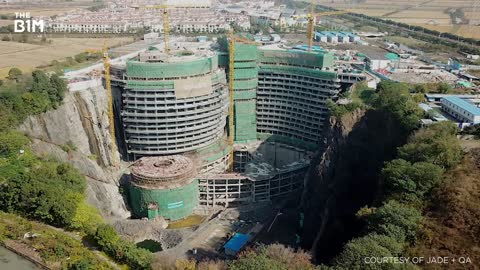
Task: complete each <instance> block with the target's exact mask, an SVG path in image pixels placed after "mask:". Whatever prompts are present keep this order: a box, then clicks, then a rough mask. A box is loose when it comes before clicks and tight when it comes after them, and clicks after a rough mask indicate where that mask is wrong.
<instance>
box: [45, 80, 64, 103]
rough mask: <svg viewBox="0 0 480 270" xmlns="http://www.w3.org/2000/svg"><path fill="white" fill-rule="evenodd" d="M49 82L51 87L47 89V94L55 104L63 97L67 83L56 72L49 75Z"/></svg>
mask: <svg viewBox="0 0 480 270" xmlns="http://www.w3.org/2000/svg"><path fill="white" fill-rule="evenodd" d="M50 84H51V87H50V89H49V91H48V96H49V98H50V101H52V103H53V104H54V105H55V106H57V105H59V104H60V103H61V102H62V101H63V99H64V98H65V92H66V91H67V83H66V82H65V80H63V79H62V78H60V77H59V76H58V75H57V74H53V75H52V76H51V77H50Z"/></svg>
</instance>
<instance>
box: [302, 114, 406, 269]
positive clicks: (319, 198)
mask: <svg viewBox="0 0 480 270" xmlns="http://www.w3.org/2000/svg"><path fill="white" fill-rule="evenodd" d="M325 136H326V137H325V141H324V146H323V149H321V150H322V151H320V154H319V155H318V156H317V157H316V158H315V159H314V160H313V161H312V164H318V165H316V166H314V167H312V168H311V169H310V172H309V175H308V176H307V180H306V181H307V182H306V188H305V192H304V194H303V196H302V203H301V208H302V211H304V214H305V220H304V224H305V225H304V228H303V231H302V246H303V247H304V248H305V249H311V251H312V255H313V256H314V258H315V259H317V261H318V262H328V261H329V260H330V259H331V258H332V257H333V256H335V255H336V254H338V252H339V251H341V249H342V247H343V245H344V244H345V242H346V241H348V240H349V239H351V238H352V237H354V236H356V235H357V234H358V233H359V232H360V230H361V229H362V224H361V223H360V222H359V221H358V220H357V219H356V218H355V213H356V212H357V211H358V210H359V209H360V208H361V207H363V206H365V205H369V204H371V203H372V202H373V201H374V200H375V199H376V196H377V194H378V191H379V189H380V188H381V187H380V186H379V172H380V170H381V168H382V166H383V163H384V161H386V160H389V159H391V158H393V155H394V153H395V149H396V147H397V146H398V145H401V144H402V143H403V142H404V141H405V139H406V138H405V135H404V134H402V132H401V130H400V128H399V127H398V125H397V123H395V121H392V119H390V117H388V116H387V115H385V114H382V113H380V112H377V111H374V110H369V111H364V110H356V111H354V112H352V113H350V114H348V115H346V116H344V117H343V118H342V119H341V121H338V120H336V119H334V118H332V119H331V120H330V128H329V130H328V132H327V134H326V135H325Z"/></svg>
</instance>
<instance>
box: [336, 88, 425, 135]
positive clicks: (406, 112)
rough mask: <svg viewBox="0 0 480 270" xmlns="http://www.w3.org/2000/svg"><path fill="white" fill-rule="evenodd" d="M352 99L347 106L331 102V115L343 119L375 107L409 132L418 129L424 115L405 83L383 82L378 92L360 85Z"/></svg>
mask: <svg viewBox="0 0 480 270" xmlns="http://www.w3.org/2000/svg"><path fill="white" fill-rule="evenodd" d="M351 99H352V102H351V103H348V104H346V105H338V104H336V103H334V102H333V101H331V100H329V101H328V103H327V106H328V108H329V110H330V113H331V115H332V116H335V117H337V118H341V117H342V116H343V115H345V114H346V113H349V112H352V111H354V110H356V109H358V108H362V109H365V108H368V107H373V108H374V109H376V110H379V111H382V112H384V113H385V114H387V115H391V116H392V117H393V119H394V120H396V121H398V122H399V123H400V125H401V126H402V128H403V129H404V130H405V131H407V132H410V131H412V130H414V129H415V128H417V127H418V123H419V120H420V117H421V115H422V113H421V110H420V109H419V108H418V105H417V102H416V101H415V100H414V99H413V98H412V96H411V94H410V91H409V86H408V85H407V84H404V83H398V82H393V81H382V82H380V83H379V84H378V86H377V89H376V91H373V90H372V89H369V88H368V87H367V86H366V85H365V84H359V85H357V87H356V89H355V91H354V92H353V94H352V96H351Z"/></svg>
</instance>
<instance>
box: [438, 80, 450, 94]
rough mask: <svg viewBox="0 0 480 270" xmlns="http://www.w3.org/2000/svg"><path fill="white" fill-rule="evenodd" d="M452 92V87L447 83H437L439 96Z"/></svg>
mask: <svg viewBox="0 0 480 270" xmlns="http://www.w3.org/2000/svg"><path fill="white" fill-rule="evenodd" d="M451 91H452V87H451V86H450V85H449V84H448V83H444V82H442V83H439V84H438V86H437V92H439V93H441V94H447V93H450V92H451Z"/></svg>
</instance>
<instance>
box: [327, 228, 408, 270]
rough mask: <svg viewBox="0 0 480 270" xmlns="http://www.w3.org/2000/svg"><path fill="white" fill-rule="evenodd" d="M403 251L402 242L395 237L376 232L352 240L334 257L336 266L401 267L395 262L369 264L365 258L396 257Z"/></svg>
mask: <svg viewBox="0 0 480 270" xmlns="http://www.w3.org/2000/svg"><path fill="white" fill-rule="evenodd" d="M401 252H402V244H401V243H399V242H397V241H396V240H395V239H394V238H391V237H388V236H386V235H379V234H376V233H371V234H368V235H366V236H364V237H360V238H356V239H353V240H351V241H350V242H348V243H347V244H346V245H345V248H344V249H343V251H342V252H341V253H340V254H339V255H338V256H337V257H336V258H335V259H334V265H335V266H336V267H342V268H345V269H351V270H357V269H358V270H364V269H386V270H390V269H399V268H398V266H397V265H395V264H393V263H381V264H367V263H365V258H372V257H373V258H379V257H380V258H382V257H395V256H397V255H399V254H400V253H401Z"/></svg>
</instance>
